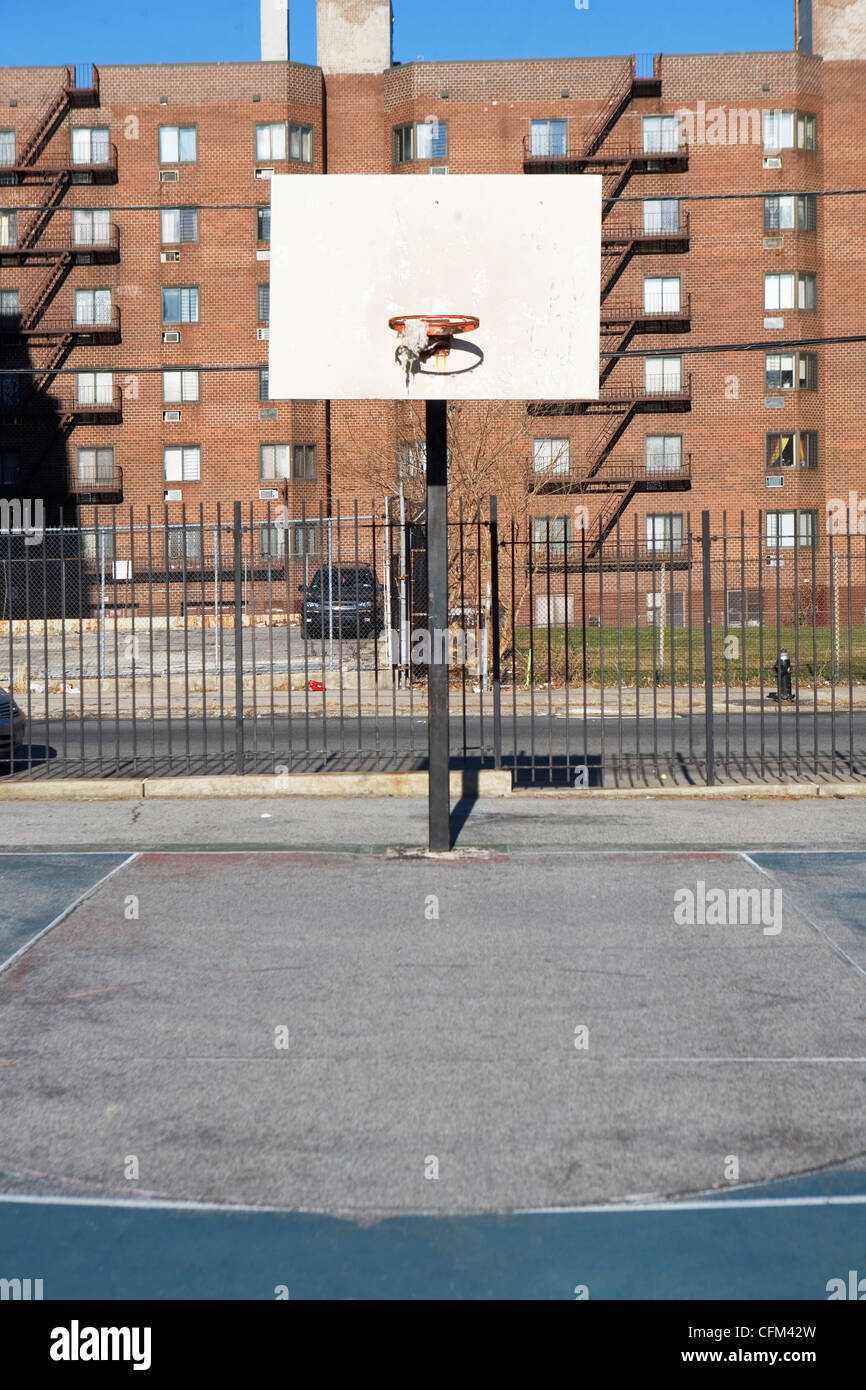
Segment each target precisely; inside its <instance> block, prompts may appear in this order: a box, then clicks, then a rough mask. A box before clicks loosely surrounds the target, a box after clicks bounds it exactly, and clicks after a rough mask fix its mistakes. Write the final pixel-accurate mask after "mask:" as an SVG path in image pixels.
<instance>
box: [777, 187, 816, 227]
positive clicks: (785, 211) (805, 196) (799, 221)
mask: <svg viewBox="0 0 866 1390" xmlns="http://www.w3.org/2000/svg"><path fill="white" fill-rule="evenodd" d="M817 225H818V199H817V197H816V196H815V194H814V193H778V194H777V193H773V194H769V195H767V196H766V197H765V198H764V231H765V232H784V231H789V230H790V231H796V232H814V231H815V229H816V227H817Z"/></svg>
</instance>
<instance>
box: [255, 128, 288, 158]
mask: <svg viewBox="0 0 866 1390" xmlns="http://www.w3.org/2000/svg"><path fill="white" fill-rule="evenodd" d="M285 157H286V127H285V125H284V124H277V125H257V126H256V159H285Z"/></svg>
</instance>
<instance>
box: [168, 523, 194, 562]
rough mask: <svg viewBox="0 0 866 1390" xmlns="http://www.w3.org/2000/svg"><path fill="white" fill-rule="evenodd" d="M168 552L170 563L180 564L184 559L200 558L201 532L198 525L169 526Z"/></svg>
mask: <svg viewBox="0 0 866 1390" xmlns="http://www.w3.org/2000/svg"><path fill="white" fill-rule="evenodd" d="M167 540H168V554H167V556H166V558H167V560H168V563H169V564H170V565H182V564H183V563H184V561H189V560H198V561H200V560H201V558H202V546H201V542H202V534H201V528H200V527H198V526H169V528H168V537H167Z"/></svg>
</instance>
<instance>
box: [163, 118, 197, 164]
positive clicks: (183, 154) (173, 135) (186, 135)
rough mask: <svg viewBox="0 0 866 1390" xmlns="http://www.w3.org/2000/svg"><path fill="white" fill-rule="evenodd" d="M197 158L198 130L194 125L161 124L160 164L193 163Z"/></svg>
mask: <svg viewBox="0 0 866 1390" xmlns="http://www.w3.org/2000/svg"><path fill="white" fill-rule="evenodd" d="M197 159H198V130H197V128H196V126H194V125H161V126H160V128H159V162H160V164H194V163H195V161H196V160H197Z"/></svg>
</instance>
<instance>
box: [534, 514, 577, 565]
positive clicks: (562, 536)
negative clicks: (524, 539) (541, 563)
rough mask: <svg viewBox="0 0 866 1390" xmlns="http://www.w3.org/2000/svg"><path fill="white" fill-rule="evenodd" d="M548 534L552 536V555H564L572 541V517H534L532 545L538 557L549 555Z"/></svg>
mask: <svg viewBox="0 0 866 1390" xmlns="http://www.w3.org/2000/svg"><path fill="white" fill-rule="evenodd" d="M548 536H549V538H550V555H551V557H552V556H554V555H559V556H562V555H564V554H565V552H566V550H567V548H568V546H569V544H570V542H571V518H570V517H568V516H535V517H533V518H532V545H533V549H534V550H535V554H536V559H539V560H540V559H543V558H545V557H546V556H547V554H548V548H547V547H548Z"/></svg>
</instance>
